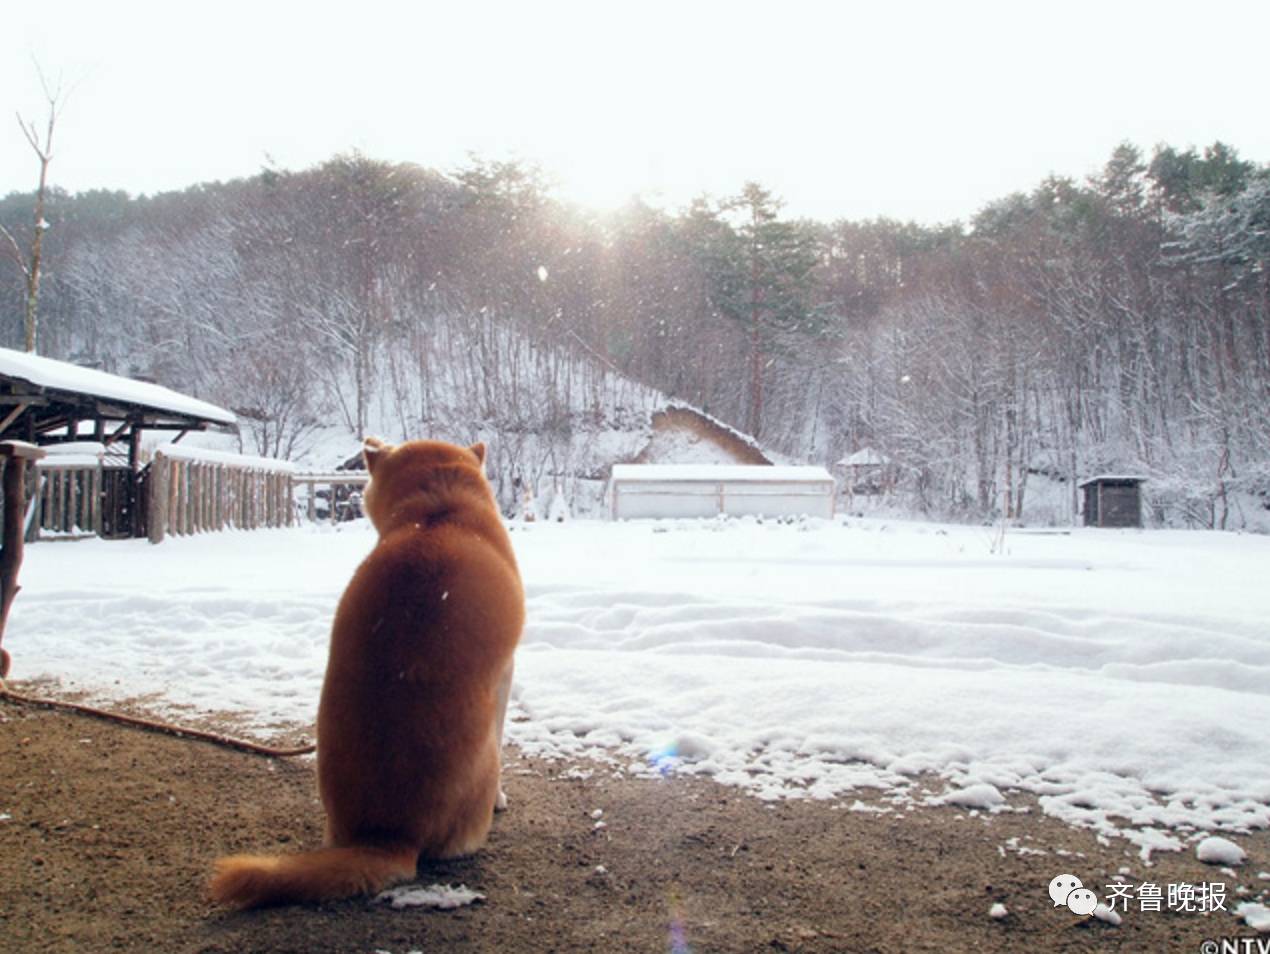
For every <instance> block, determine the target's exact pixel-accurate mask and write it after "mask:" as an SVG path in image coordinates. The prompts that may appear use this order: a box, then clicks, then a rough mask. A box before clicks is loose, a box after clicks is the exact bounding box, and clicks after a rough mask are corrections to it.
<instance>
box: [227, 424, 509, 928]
mask: <svg viewBox="0 0 1270 954" xmlns="http://www.w3.org/2000/svg"><path fill="white" fill-rule="evenodd" d="M363 453H364V455H365V458H366V466H367V468H368V469H369V471H370V483H369V484H368V486H367V489H366V493H365V496H364V498H363V507H364V509H365V511H366V514H367V516H369V517H370V520H371V523H372V524H373V525H374V527H375V529H376V530H377V531H378V532H379V540H378V543H377V544H376V545H375V548H374V549H373V550H372V551H371V553H370V555H369V556H368V557H367V558H366V559H365V561H364V562H363V563H362V564H361V566H360V567H358V569H357V571H356V572H355V573H354V574H353V579H352V581H351V582H350V583H349V585H348V588H347V589H346V590H345V591H344V595H343V597H342V598H341V600H340V603H339V608H338V609H337V610H336V613H335V622H334V625H333V626H332V630H331V647H330V657H329V659H328V662H327V667H326V678H325V680H324V682H323V685H322V696H321V702H320V704H319V707H318V723H317V738H318V742H317V760H318V789H319V793H320V795H321V798H322V804H323V807H324V808H325V810H326V844H325V847H322V848H319V849H317V850H314V851H309V852H306V853H302V854H295V855H283V856H275V857H269V856H257V855H236V856H233V857H228V858H222V859H220V860H219V861H218V862H217V863H216V871H215V874H214V876H213V878H212V882H211V894H212V897H213V899H214V900H216V901H218V902H221V903H223V904H227V905H232V906H235V907H242V908H250V907H260V906H264V905H272V904H287V903H291V902H304V901H321V900H328V899H333V898H341V897H349V896H352V895H357V894H364V893H370V892H374V891H379V890H381V889H382V888H384V887H385V886H387V885H389V884H391V883H393V882H396V881H401V880H406V879H409V878H411V877H413V876H414V874H415V866H416V863H417V861H418V859H419V858H420V857H423V858H453V857H457V856H459V855H465V854H470V853H471V852H473V851H475V850H476V849H477V848H479V847H480V846H481V845H482V844H483V843H484V841H485V838H486V836H487V834H488V833H489V828H490V824H491V821H492V816H493V812H494V810H495V807H496V806H497V807H498V808H502V807H504V806H505V804H506V800H505V798H504V796H503V794H502V791H501V789H500V785H499V775H500V767H501V745H502V733H503V717H504V713H505V710H506V706H507V696H508V692H509V691H510V688H511V679H512V654H513V651H514V650H515V648H516V643H517V641H518V640H519V638H520V631H521V627H522V625H523V623H524V603H525V600H524V591H523V590H522V588H521V581H520V573H519V571H518V569H517V566H516V558H515V556H514V554H513V553H512V547H511V540H510V538H509V537H508V535H507V531H506V529H505V528H504V526H503V523H502V521H501V519H500V518H499V513H498V507H497V505H496V504H495V502H494V496H493V493H492V491H491V489H490V486H489V483H488V481H487V480H486V479H485V475H484V469H483V467H484V460H485V446H484V445H483V444H476V445H474V446H472V447H470V448H464V447H457V446H455V445H452V444H445V443H440V442H436V441H409V442H407V443H404V444H401V445H398V446H392V445H389V444H385V443H384V442H382V441H380V440H378V439H377V438H369V439H367V441H366V444H365V447H364V448H363Z"/></svg>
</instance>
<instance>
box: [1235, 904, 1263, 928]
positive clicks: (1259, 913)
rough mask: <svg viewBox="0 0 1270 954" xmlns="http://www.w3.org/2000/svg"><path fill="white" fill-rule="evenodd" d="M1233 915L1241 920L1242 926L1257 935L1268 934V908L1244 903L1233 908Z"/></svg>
mask: <svg viewBox="0 0 1270 954" xmlns="http://www.w3.org/2000/svg"><path fill="white" fill-rule="evenodd" d="M1235 914H1236V915H1237V916H1239V917H1241V918H1243V922H1244V924H1246V925H1248V927H1250V928H1252V929H1253V930H1254V931H1257V932H1258V933H1270V907H1267V906H1266V905H1264V904H1256V903H1254V902H1252V901H1245V902H1244V903H1243V904H1240V905H1237V906H1236V907H1235Z"/></svg>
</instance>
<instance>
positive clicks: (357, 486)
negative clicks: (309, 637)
mask: <svg viewBox="0 0 1270 954" xmlns="http://www.w3.org/2000/svg"><path fill="white" fill-rule="evenodd" d="M32 470H33V471H34V472H35V473H34V474H32V475H31V480H30V482H29V483H30V493H31V496H32V500H31V506H32V508H34V513H33V514H32V515H31V519H30V521H29V525H28V527H29V533H28V536H27V539H28V540H37V539H40V538H41V537H46V538H47V537H58V536H77V535H84V536H88V535H94V536H100V537H106V538H121V537H132V536H145V537H148V538H149V539H150V541H151V542H152V543H160V542H162V541H163V540H164V538H165V537H167V536H168V535H176V536H188V535H190V534H195V533H204V532H213V531H218V530H227V529H237V530H254V529H257V528H260V527H285V526H292V525H293V524H294V523H295V522H296V521H297V520H298V519H303V518H305V517H307V518H308V520H309V521H310V522H313V523H317V522H319V521H327V520H329V521H330V522H332V523H336V522H340V521H344V520H351V519H355V518H357V517H360V516H361V515H362V511H361V491H362V489H363V488H364V487H365V486H366V483H367V482H368V481H369V480H370V477H369V475H368V474H366V473H365V472H360V473H359V472H357V471H350V472H341V473H327V474H313V473H310V474H300V473H296V472H295V468H294V466H293V465H292V464H290V463H288V462H286V461H277V460H270V459H268V458H259V457H244V456H241V455H238V454H227V453H221V452H217V451H209V450H204V449H200V448H187V447H183V446H180V445H175V444H169V445H165V446H163V447H160V448H158V449H157V450H156V451H155V453H154V457H153V459H152V460H151V461H150V463H149V464H148V465H147V466H146V467H144V468H143V469H142V470H141V471H140V472H139V473H138V474H136V475H133V474H132V472H131V471H130V470H128V468H127V466H126V464H121V463H120V462H117V461H113V460H109V459H107V460H106V461H105V462H104V463H103V462H102V460H101V458H100V457H98V458H92V457H90V456H89V455H83V454H80V455H73V456H72V455H67V456H64V457H59V456H58V455H55V454H50V455H49V456H48V457H47V458H45V459H44V460H42V461H40V463H39V466H38V467H37V468H32ZM297 488H300V490H299V500H297ZM134 511H135V513H134Z"/></svg>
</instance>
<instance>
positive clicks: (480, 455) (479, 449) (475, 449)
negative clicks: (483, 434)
mask: <svg viewBox="0 0 1270 954" xmlns="http://www.w3.org/2000/svg"><path fill="white" fill-rule="evenodd" d="M468 450H470V451H471V452H472V453H473V454H475V455H476V462H477V463H478V464H480V465H481V466H482V467H484V466H485V442H484V441H477V442H476V443H475V444H473V445H472V446H471V447H469V448H468Z"/></svg>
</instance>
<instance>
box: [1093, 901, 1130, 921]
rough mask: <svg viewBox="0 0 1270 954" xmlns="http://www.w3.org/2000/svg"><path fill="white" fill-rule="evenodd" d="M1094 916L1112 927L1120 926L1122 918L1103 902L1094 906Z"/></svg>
mask: <svg viewBox="0 0 1270 954" xmlns="http://www.w3.org/2000/svg"><path fill="white" fill-rule="evenodd" d="M1094 917H1096V918H1097V919H1098V920H1099V921H1102V922H1104V923H1106V924H1110V925H1111V926H1112V927H1120V922H1121V921H1122V920H1123V919H1122V918H1121V917H1120V915H1119V914H1118V913H1117V912H1115V911H1113V910H1112V909H1111V908H1109V907H1107V906H1106V905H1105V904H1100V905H1098V906H1097V907H1096V908H1094Z"/></svg>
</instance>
